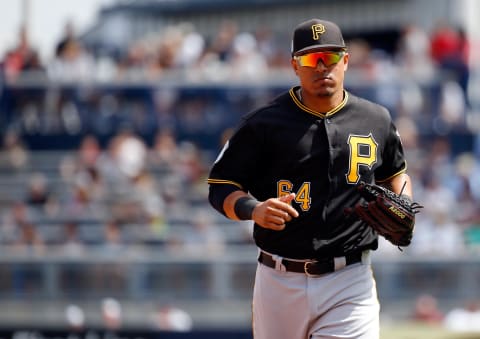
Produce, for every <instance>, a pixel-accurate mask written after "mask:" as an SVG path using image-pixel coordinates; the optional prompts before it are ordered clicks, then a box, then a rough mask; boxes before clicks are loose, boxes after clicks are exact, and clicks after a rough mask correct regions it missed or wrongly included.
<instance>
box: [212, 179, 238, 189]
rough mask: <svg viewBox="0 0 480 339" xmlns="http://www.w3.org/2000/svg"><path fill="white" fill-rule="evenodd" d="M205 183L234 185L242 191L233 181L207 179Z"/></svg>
mask: <svg viewBox="0 0 480 339" xmlns="http://www.w3.org/2000/svg"><path fill="white" fill-rule="evenodd" d="M207 183H209V184H226V185H234V186H237V187H238V188H240V189H241V190H243V187H242V185H240V184H239V183H237V182H235V181H230V180H223V179H207Z"/></svg>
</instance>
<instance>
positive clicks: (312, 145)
mask: <svg viewBox="0 0 480 339" xmlns="http://www.w3.org/2000/svg"><path fill="white" fill-rule="evenodd" d="M298 90H299V87H293V88H292V89H290V91H288V92H286V93H283V94H281V95H280V96H279V97H277V98H276V99H275V100H273V101H272V102H271V103H270V104H268V105H266V106H264V107H261V108H259V109H257V110H255V111H253V112H251V113H249V114H247V115H245V116H244V117H243V119H242V122H241V124H240V125H239V126H238V128H237V129H236V131H235V133H234V135H233V136H232V137H231V139H230V140H229V141H228V142H227V143H226V144H225V146H224V148H223V150H222V151H221V153H220V155H219V156H218V158H217V160H216V161H215V163H214V165H213V167H212V169H211V172H210V175H209V179H208V183H209V184H210V185H235V186H237V187H238V188H241V189H242V190H244V191H246V192H249V193H250V194H251V195H253V196H254V197H255V198H257V199H258V200H260V201H264V200H267V199H269V198H272V197H279V196H282V195H285V194H289V193H291V192H293V193H295V194H296V197H295V200H294V201H292V206H293V207H294V208H295V209H296V210H297V211H298V212H299V214H300V216H299V217H298V218H294V219H293V220H292V221H290V222H288V223H287V224H286V227H285V229H284V230H282V231H274V230H270V229H265V228H263V227H260V226H258V225H255V226H254V234H253V236H254V239H255V243H256V244H257V245H258V246H259V247H260V248H261V249H263V250H265V251H267V252H270V253H273V254H277V255H280V256H283V257H288V258H297V259H310V258H311V259H314V258H322V257H325V256H333V255H334V256H341V255H344V254H346V253H349V252H352V251H356V250H364V249H376V248H377V246H378V243H377V241H378V239H377V236H376V234H375V233H374V232H373V231H372V229H371V228H370V227H368V226H367V225H366V224H364V223H362V222H361V221H358V220H356V219H354V218H350V217H347V216H346V215H345V213H344V210H345V208H346V207H352V206H354V205H355V204H356V203H358V202H359V201H360V199H361V198H360V196H359V194H358V193H357V192H356V190H355V184H357V183H358V182H359V181H361V180H363V181H366V182H373V181H377V182H381V181H385V180H388V179H389V178H392V177H394V176H396V175H398V174H400V173H402V172H404V171H405V170H406V162H405V158H404V153H403V148H402V144H401V141H400V137H399V134H398V132H397V130H396V128H395V126H394V124H393V122H392V118H391V116H390V114H389V112H388V111H387V109H386V108H384V107H382V106H380V105H378V104H375V103H373V102H370V101H368V100H365V99H362V98H359V97H357V96H355V95H352V94H351V93H349V92H347V91H345V92H344V99H343V101H342V103H341V104H340V105H338V106H337V107H335V108H334V109H332V110H331V111H329V112H327V113H319V112H316V111H313V110H311V109H309V108H308V107H306V106H305V105H303V104H302V102H301V100H300V99H299V97H298V95H297V92H298Z"/></svg>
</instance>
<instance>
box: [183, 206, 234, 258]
mask: <svg viewBox="0 0 480 339" xmlns="http://www.w3.org/2000/svg"><path fill="white" fill-rule="evenodd" d="M190 219H191V220H190V226H191V229H190V230H188V231H187V232H186V233H185V235H184V238H183V246H182V251H186V252H188V253H191V254H198V255H200V254H201V255H207V256H208V255H211V254H221V253H223V252H224V250H225V238H224V234H223V233H222V232H221V231H220V229H218V226H217V225H216V224H215V223H214V222H213V220H214V218H213V216H212V215H211V214H210V213H207V212H205V211H204V210H201V211H197V212H194V213H191V217H190Z"/></svg>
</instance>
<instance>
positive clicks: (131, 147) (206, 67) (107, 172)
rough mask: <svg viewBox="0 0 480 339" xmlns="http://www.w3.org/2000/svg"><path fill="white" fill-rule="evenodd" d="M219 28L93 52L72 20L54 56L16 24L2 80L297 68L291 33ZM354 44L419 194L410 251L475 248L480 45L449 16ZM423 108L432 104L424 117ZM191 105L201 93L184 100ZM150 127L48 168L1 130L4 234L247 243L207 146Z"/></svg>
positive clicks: (92, 140)
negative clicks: (217, 198) (389, 45)
mask: <svg viewBox="0 0 480 339" xmlns="http://www.w3.org/2000/svg"><path fill="white" fill-rule="evenodd" d="M222 25H223V26H222V27H221V29H218V30H217V32H218V35H217V36H214V37H205V36H202V35H200V34H198V33H197V32H196V31H195V29H194V27H192V26H191V25H188V24H181V25H177V26H171V27H168V28H166V29H165V30H163V31H162V32H159V33H158V34H155V35H150V36H146V37H144V38H143V39H139V40H137V41H134V42H133V43H132V44H131V45H129V46H128V48H127V50H126V52H125V53H123V54H120V55H108V54H95V53H94V51H91V50H89V49H88V48H87V46H84V45H83V44H82V41H81V39H80V38H79V37H78V36H77V35H76V33H75V30H74V28H73V27H72V25H70V24H68V25H67V26H66V28H65V35H64V36H63V37H62V38H61V39H60V40H59V42H58V44H57V46H56V49H55V53H54V57H53V58H52V59H51V60H40V58H39V55H38V53H37V51H36V50H35V47H34V43H32V42H31V41H29V38H28V32H27V31H26V30H25V29H21V30H20V32H19V40H18V43H17V45H16V46H14V47H13V48H12V49H11V50H10V51H8V53H7V54H6V55H5V56H4V57H3V60H2V63H1V68H2V70H3V74H4V76H5V79H6V81H7V83H12V82H15V81H17V80H18V79H21V78H22V76H23V75H25V74H31V73H30V72H32V71H33V72H37V73H38V72H39V73H40V74H43V75H44V76H45V77H46V78H48V79H50V80H52V81H59V82H74V83H78V82H83V81H94V80H95V81H99V80H100V81H102V80H104V81H114V80H119V81H121V80H128V79H134V80H135V79H136V80H138V79H143V80H145V79H150V80H156V79H161V78H162V76H164V75H165V76H167V75H166V74H167V73H168V71H172V70H176V71H183V72H184V73H183V74H184V75H185V76H186V77H187V79H190V80H196V79H197V80H198V79H207V80H222V79H232V80H233V79H249V80H252V81H254V80H262V79H264V77H263V75H265V76H266V75H267V73H268V72H270V71H278V70H282V69H284V70H287V71H289V72H290V70H289V58H290V56H289V51H288V48H285V46H288V45H289V42H288V39H289V38H288V37H278V36H277V35H275V34H274V32H270V31H268V30H266V29H264V28H261V29H258V30H256V31H255V32H251V33H249V32H240V31H239V30H238V27H237V25H236V24H235V23H234V22H231V21H225V22H224V23H223V24H222ZM280 38H281V39H280ZM348 46H349V51H350V54H351V58H350V67H349V71H348V74H349V75H348V76H349V77H351V79H352V81H353V80H356V81H360V82H363V83H367V84H373V85H378V91H377V96H378V97H377V99H378V101H379V102H380V103H383V104H385V105H387V107H389V108H391V109H392V110H394V112H395V114H394V117H395V121H396V124H397V126H398V128H399V131H400V133H401V135H402V138H403V141H404V147H405V150H406V153H407V160H408V166H409V171H410V174H411V176H412V178H413V179H414V185H415V186H414V187H415V196H416V200H419V201H420V202H421V203H422V204H423V205H425V209H424V210H423V211H422V213H420V214H419V216H418V222H417V227H416V235H415V238H414V241H413V244H412V246H411V247H410V248H408V249H407V250H406V251H407V252H408V253H412V254H425V255H428V254H434V255H441V256H454V255H455V256H458V255H462V254H465V253H470V252H476V253H478V250H479V249H480V208H479V206H480V177H479V176H478V175H476V173H478V171H479V169H480V138H479V137H478V133H477V132H475V131H473V132H472V126H471V124H469V120H468V115H467V114H468V112H469V109H470V102H469V99H468V98H469V96H468V95H467V94H468V84H469V79H470V72H471V67H470V66H471V64H469V62H468V60H469V53H470V48H471V47H470V44H469V41H468V39H466V36H465V34H464V33H463V32H462V31H461V30H459V29H456V28H454V27H453V26H451V25H449V24H447V23H445V22H442V23H439V25H438V26H437V27H435V29H433V30H432V31H431V32H427V31H425V30H423V29H421V28H420V27H418V26H414V25H411V26H408V27H405V28H404V30H403V31H402V34H401V37H400V39H399V41H398V47H397V50H396V51H395V52H394V53H393V54H388V53H386V52H385V51H380V50H376V49H374V48H372V46H371V45H370V44H369V43H368V42H367V41H366V40H362V39H353V40H351V41H348ZM264 72H265V73H264ZM400 75H401V76H400ZM391 79H397V81H401V82H403V83H404V84H407V85H406V86H403V87H402V90H401V91H399V92H395V95H396V96H398V97H399V98H398V100H397V99H395V100H392V99H391V97H392V93H388V91H386V89H388V85H389V83H391ZM432 81H435V82H438V83H439V84H440V90H439V94H438V97H437V98H438V102H434V103H432V102H430V103H429V102H425V98H424V97H422V93H421V91H420V88H421V87H422V85H424V84H428V83H431V82H432ZM353 82H355V81H353ZM447 93H448V95H447ZM163 99H165V98H163ZM162 102H164V101H162ZM106 105H107V106H108V103H106ZM426 107H428V109H429V111H432V110H433V111H435V115H434V116H429V115H428V114H425V113H424V112H423V111H424V110H425V108H426ZM196 109H198V105H197V106H196V105H195V104H193V105H192V106H191V107H190V108H189V109H188V110H190V111H195V110H196ZM189 116H192V115H189ZM202 116H203V115H201V116H200V117H202ZM100 118H101V117H99V118H98V119H97V120H99V119H100ZM427 119H430V120H429V121H428V124H429V126H430V125H432V126H433V128H434V131H435V132H436V134H435V135H433V136H431V135H430V136H428V138H426V137H425V135H424V134H423V131H424V129H425V126H426V124H427V122H426V120H427ZM194 121H198V119H197V120H194ZM149 124H150V122H147V125H149ZM193 125H195V122H194V124H193ZM198 126H203V125H200V124H199V125H198ZM212 126H213V125H212ZM202 128H203V127H202ZM452 131H467V132H469V133H470V134H472V133H473V136H474V138H473V140H474V141H475V142H476V144H475V142H474V145H473V146H472V147H471V148H470V149H468V150H465V151H462V152H457V151H455V150H453V149H452V145H451V141H452V140H451V139H450V138H449V137H448V136H449V133H450V132H452ZM155 133H156V134H155V138H154V141H153V143H152V144H147V143H146V142H145V141H144V140H143V139H142V138H141V136H139V135H137V134H136V132H135V131H134V130H129V129H127V128H123V129H120V130H118V131H117V132H116V135H115V136H114V137H113V138H111V139H110V140H109V142H108V144H104V145H102V144H101V143H100V141H99V140H98V139H97V137H96V136H95V135H86V136H85V137H84V138H83V140H82V142H81V144H80V145H79V146H78V148H77V149H75V150H74V151H72V152H66V153H64V154H62V155H61V156H59V157H57V158H54V159H52V160H51V161H50V163H49V164H48V165H49V167H46V169H45V168H43V170H42V169H40V168H35V167H32V166H34V164H35V154H34V152H31V151H30V150H29V149H28V147H27V146H26V145H25V144H24V143H23V142H22V139H21V136H20V135H19V134H17V133H15V132H14V131H13V130H9V131H7V132H6V133H4V136H3V144H2V149H1V154H2V157H3V160H2V165H1V166H2V176H4V177H7V176H6V175H10V176H11V177H12V178H15V177H17V178H19V179H18V180H19V181H18V182H19V183H20V184H19V185H17V187H16V190H17V191H18V192H20V193H19V194H20V195H19V196H18V197H16V198H15V199H13V198H11V197H10V198H9V197H3V198H2V199H3V200H2V201H3V204H2V206H1V207H2V209H1V210H0V213H1V215H0V216H1V224H0V242H1V243H2V245H11V246H13V248H18V249H21V250H25V249H28V250H29V251H30V250H31V251H40V252H41V251H45V248H48V245H58V247H57V248H61V249H62V250H63V251H66V253H67V252H72V253H74V252H77V251H84V250H85V248H87V247H88V245H96V244H97V245H98V244H101V245H103V246H102V247H103V249H104V250H109V251H112V252H113V253H115V251H118V249H119V248H123V247H125V246H150V245H155V246H157V245H158V246H164V247H165V248H169V249H171V250H175V249H176V248H179V247H181V248H182V249H188V250H191V251H197V252H199V253H205V252H204V251H205V250H208V251H213V252H218V251H223V250H224V248H225V245H226V244H227V243H243V244H251V240H250V236H249V231H250V229H249V227H248V225H246V226H245V227H242V228H233V227H232V229H240V230H241V231H240V232H238V233H237V234H233V235H226V233H228V232H230V231H229V230H230V228H229V227H226V226H225V224H226V223H228V222H227V221H226V220H225V219H224V218H219V216H217V214H216V213H213V212H212V211H211V208H210V207H209V206H208V205H207V204H206V200H207V199H206V190H207V185H206V184H205V178H206V175H207V172H208V169H209V167H210V165H211V162H212V157H211V156H206V155H205V152H204V150H203V149H202V148H201V147H199V145H197V144H196V143H194V142H188V141H185V140H182V141H181V140H179V138H177V135H176V134H175V131H172V130H169V129H160V130H158V131H156V132H155ZM225 133H228V129H226V130H225ZM476 133H477V134H476ZM475 135H476V136H475ZM225 137H226V136H225ZM22 175H24V176H23V177H22ZM7 178H10V177H7ZM22 178H23V179H25V178H28V180H26V181H25V180H24V181H21V180H22ZM5 180H7V181H8V180H9V179H5ZM98 226H100V227H98ZM132 226H135V227H132ZM185 226H186V228H185ZM86 246H87V247H86ZM392 248H393V247H392ZM394 250H396V249H394Z"/></svg>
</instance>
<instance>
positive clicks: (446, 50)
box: [430, 20, 470, 101]
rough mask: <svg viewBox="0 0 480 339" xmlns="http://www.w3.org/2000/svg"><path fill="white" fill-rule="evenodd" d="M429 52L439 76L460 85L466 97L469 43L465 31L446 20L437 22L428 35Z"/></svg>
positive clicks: (468, 75)
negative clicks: (439, 72) (439, 73)
mask: <svg viewBox="0 0 480 339" xmlns="http://www.w3.org/2000/svg"><path fill="white" fill-rule="evenodd" d="M430 53H431V57H432V59H433V61H434V62H435V64H436V66H437V67H438V69H439V70H440V71H441V72H442V73H441V76H443V78H444V79H445V80H453V81H455V82H456V83H458V84H459V85H460V88H461V89H462V93H463V94H464V99H465V101H467V99H468V82H469V78H470V66H469V54H470V43H469V40H468V37H467V35H466V34H465V31H464V30H463V29H461V28H456V27H454V26H453V25H452V24H450V23H449V22H447V21H446V20H440V21H439V22H437V24H436V26H435V28H434V29H433V31H432V32H431V36H430Z"/></svg>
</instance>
